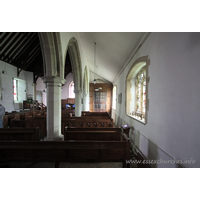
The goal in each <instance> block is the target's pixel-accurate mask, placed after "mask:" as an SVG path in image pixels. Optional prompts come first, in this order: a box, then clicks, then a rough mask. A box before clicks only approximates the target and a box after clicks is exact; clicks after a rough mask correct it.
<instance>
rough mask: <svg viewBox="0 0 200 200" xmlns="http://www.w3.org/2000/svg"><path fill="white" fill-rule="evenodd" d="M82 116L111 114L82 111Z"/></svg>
mask: <svg viewBox="0 0 200 200" xmlns="http://www.w3.org/2000/svg"><path fill="white" fill-rule="evenodd" d="M81 116H82V117H84V116H109V114H108V113H107V112H89V111H82V112H81Z"/></svg>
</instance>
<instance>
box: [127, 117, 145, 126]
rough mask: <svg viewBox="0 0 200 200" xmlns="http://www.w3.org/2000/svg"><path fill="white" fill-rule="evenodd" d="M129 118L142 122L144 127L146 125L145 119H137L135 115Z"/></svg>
mask: <svg viewBox="0 0 200 200" xmlns="http://www.w3.org/2000/svg"><path fill="white" fill-rule="evenodd" d="M127 116H128V117H130V118H132V119H135V120H136V121H138V122H140V123H142V124H144V125H145V124H146V122H145V119H143V120H141V119H140V118H139V117H135V116H133V115H127Z"/></svg>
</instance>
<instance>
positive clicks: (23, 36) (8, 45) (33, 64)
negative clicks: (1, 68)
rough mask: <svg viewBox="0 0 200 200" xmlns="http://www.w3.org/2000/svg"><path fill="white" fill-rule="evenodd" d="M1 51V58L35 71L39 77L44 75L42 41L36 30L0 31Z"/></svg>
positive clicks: (19, 68) (19, 70)
mask: <svg viewBox="0 0 200 200" xmlns="http://www.w3.org/2000/svg"><path fill="white" fill-rule="evenodd" d="M0 34H1V35H0V37H1V51H0V60H2V61H4V62H6V63H9V64H11V65H13V66H15V67H17V68H18V70H17V71H18V75H19V74H20V72H21V70H25V71H30V72H34V74H35V75H37V76H38V77H39V76H40V77H42V76H43V75H44V66H43V60H42V52H41V47H40V41H39V37H38V34H37V33H34V32H29V33H28V32H25V33H23V32H19V33H17V32H7V33H0Z"/></svg>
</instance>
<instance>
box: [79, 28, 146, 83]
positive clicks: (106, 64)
mask: <svg viewBox="0 0 200 200" xmlns="http://www.w3.org/2000/svg"><path fill="white" fill-rule="evenodd" d="M145 34H146V33H145V32H142V33H141V32H79V36H80V39H81V43H82V46H83V49H84V52H85V56H86V58H87V61H88V65H89V68H90V70H91V71H92V73H91V75H90V78H91V79H92V80H93V79H94V78H95V79H97V78H98V76H100V77H99V78H100V79H103V80H104V79H105V81H109V82H113V81H114V79H115V78H116V77H117V75H118V74H119V73H120V71H121V69H122V68H123V67H124V65H125V63H126V62H127V61H128V59H129V58H130V57H131V55H132V53H133V52H134V50H135V49H136V48H137V46H138V45H139V43H140V41H141V40H142V38H143V37H144V36H145ZM94 42H96V65H97V66H98V67H96V68H94V48H95V47H94ZM93 72H95V74H97V75H96V76H95V77H94V75H93Z"/></svg>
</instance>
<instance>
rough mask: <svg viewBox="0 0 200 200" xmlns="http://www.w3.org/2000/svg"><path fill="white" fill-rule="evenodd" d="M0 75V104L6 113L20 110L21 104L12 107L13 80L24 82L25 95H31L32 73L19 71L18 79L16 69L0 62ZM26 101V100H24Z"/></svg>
mask: <svg viewBox="0 0 200 200" xmlns="http://www.w3.org/2000/svg"><path fill="white" fill-rule="evenodd" d="M3 71H4V73H2V72H3ZM0 74H1V79H2V80H1V84H2V100H0V103H1V104H2V105H3V106H4V107H5V109H6V111H8V112H11V111H14V110H15V108H19V109H22V108H23V106H22V104H20V105H14V97H13V79H12V78H19V79H22V80H25V81H26V94H30V95H33V86H32V84H33V73H32V72H26V71H23V70H22V71H21V72H20V74H19V77H17V68H16V67H14V66H12V65H10V64H8V63H5V62H3V61H0ZM25 100H26V99H25Z"/></svg>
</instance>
